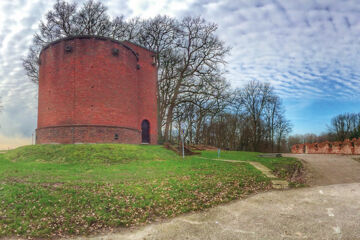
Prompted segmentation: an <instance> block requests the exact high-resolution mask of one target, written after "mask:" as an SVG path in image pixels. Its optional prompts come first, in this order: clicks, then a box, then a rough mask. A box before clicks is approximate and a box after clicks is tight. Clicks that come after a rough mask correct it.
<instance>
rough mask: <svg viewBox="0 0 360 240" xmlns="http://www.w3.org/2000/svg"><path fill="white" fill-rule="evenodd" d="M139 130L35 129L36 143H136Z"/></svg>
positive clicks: (69, 127)
mask: <svg viewBox="0 0 360 240" xmlns="http://www.w3.org/2000/svg"><path fill="white" fill-rule="evenodd" d="M140 141H141V132H140V131H139V130H136V129H129V128H122V127H108V126H86V125H83V126H56V127H45V128H40V129H37V130H36V143H38V144H49V143H62V144H69V143H129V144H138V143H139V142H140Z"/></svg>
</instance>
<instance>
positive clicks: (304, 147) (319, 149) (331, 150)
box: [291, 138, 360, 154]
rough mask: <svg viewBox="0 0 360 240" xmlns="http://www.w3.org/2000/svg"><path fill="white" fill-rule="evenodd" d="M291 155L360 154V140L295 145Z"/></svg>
mask: <svg viewBox="0 0 360 240" xmlns="http://www.w3.org/2000/svg"><path fill="white" fill-rule="evenodd" d="M291 152H292V153H298V154H301V153H306V154H360V138H359V139H356V138H354V139H352V140H349V139H346V140H345V141H343V142H328V141H326V142H322V143H304V144H295V145H293V146H292V147H291Z"/></svg>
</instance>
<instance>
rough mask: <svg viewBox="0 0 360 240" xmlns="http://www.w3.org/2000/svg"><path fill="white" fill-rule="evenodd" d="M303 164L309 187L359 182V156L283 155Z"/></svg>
mask: <svg viewBox="0 0 360 240" xmlns="http://www.w3.org/2000/svg"><path fill="white" fill-rule="evenodd" d="M284 156H288V157H296V158H299V159H301V160H303V161H304V162H305V167H306V168H307V172H308V173H309V176H308V183H309V185H310V186H323V185H330V184H338V183H354V182H360V162H358V161H355V160H353V159H354V158H359V157H360V156H359V155H335V154H284Z"/></svg>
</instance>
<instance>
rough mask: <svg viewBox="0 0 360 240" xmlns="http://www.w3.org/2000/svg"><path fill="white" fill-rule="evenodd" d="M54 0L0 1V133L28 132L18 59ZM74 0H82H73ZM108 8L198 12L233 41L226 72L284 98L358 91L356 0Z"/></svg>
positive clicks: (107, 0)
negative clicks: (269, 86)
mask: <svg viewBox="0 0 360 240" xmlns="http://www.w3.org/2000/svg"><path fill="white" fill-rule="evenodd" d="M54 2H55V1H47V0H31V1H30V0H28V1H26V0H2V1H0V33H1V34H0V97H1V103H2V105H3V106H4V109H3V112H2V113H1V114H0V126H1V128H0V135H2V136H4V137H11V136H18V138H19V137H20V138H22V137H25V138H29V136H31V133H32V132H33V130H34V129H35V127H36V107H37V100H36V92H37V89H36V86H35V85H33V84H32V83H30V82H29V81H28V80H27V78H26V76H25V72H24V70H23V68H22V65H21V58H22V57H24V56H25V55H26V53H27V49H28V47H29V45H30V44H31V39H32V35H33V34H34V29H35V28H36V26H37V24H38V22H39V20H40V19H42V18H43V16H44V14H45V13H46V12H47V11H48V10H49V9H50V8H51V7H52V5H53V4H54ZM77 2H79V3H81V2H84V0H81V1H77ZM102 2H103V3H104V4H105V5H107V6H108V9H109V14H110V15H111V16H118V15H125V16H126V17H132V16H140V17H142V18H146V17H152V16H156V15H158V14H167V15H170V16H178V17H181V16H184V15H192V16H202V17H204V18H206V19H207V20H208V21H211V22H216V23H217V24H218V25H219V31H218V34H219V36H220V38H221V39H223V40H224V41H225V42H226V43H227V44H228V45H229V46H231V47H232V50H231V56H229V57H228V66H227V69H228V70H229V74H228V75H227V77H228V79H229V80H230V81H231V83H232V85H233V86H242V85H243V84H244V83H246V82H247V81H249V80H252V79H257V80H261V81H267V82H270V83H272V85H273V86H274V87H275V89H276V91H277V93H278V94H280V96H282V97H283V98H284V99H303V98H308V99H327V98H331V99H358V98H359V97H360V60H359V57H358V56H359V54H360V14H359V13H360V4H358V1H357V0H348V1H338V0H316V1H315V0H293V1H288V0H252V1H249V0H197V1H196V0H182V1H181V0H179V1H175V0H156V1H155V0H131V1H130V0H129V1H118V0H103V1H102Z"/></svg>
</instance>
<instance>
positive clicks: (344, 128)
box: [288, 113, 360, 147]
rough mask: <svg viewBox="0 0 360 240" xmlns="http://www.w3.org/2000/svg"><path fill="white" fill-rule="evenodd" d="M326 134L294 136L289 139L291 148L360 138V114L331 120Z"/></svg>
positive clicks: (350, 114) (344, 114)
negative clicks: (300, 144) (298, 145)
mask: <svg viewBox="0 0 360 240" xmlns="http://www.w3.org/2000/svg"><path fill="white" fill-rule="evenodd" d="M327 128H328V131H327V132H326V133H323V134H320V135H316V134H312V133H308V134H303V135H299V134H298V135H293V136H290V137H289V138H288V143H289V147H291V146H292V145H293V144H297V143H314V142H324V141H344V140H345V139H352V138H360V113H343V114H339V115H337V116H335V117H333V118H332V119H331V122H330V125H329V126H328V127H327Z"/></svg>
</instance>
